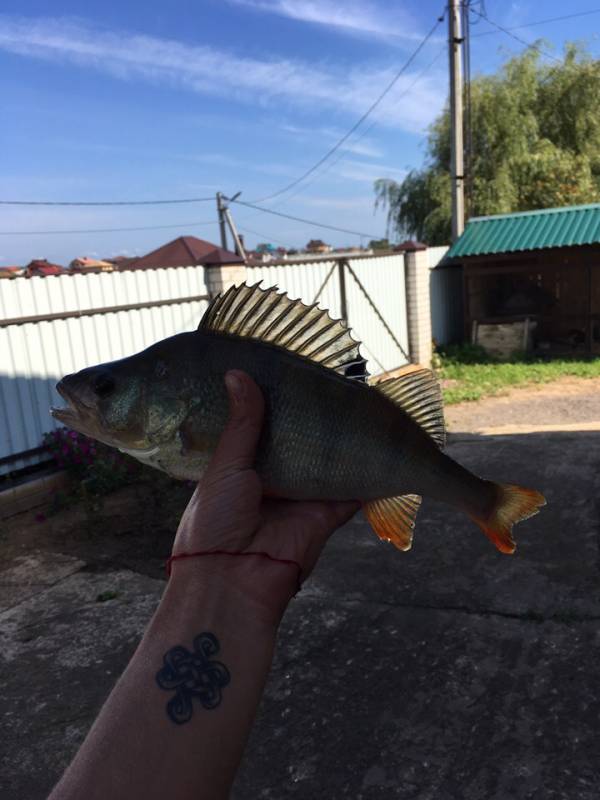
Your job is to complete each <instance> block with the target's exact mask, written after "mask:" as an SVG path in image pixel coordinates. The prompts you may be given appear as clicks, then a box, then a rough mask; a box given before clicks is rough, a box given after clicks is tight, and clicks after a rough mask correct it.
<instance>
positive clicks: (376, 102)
mask: <svg viewBox="0 0 600 800" xmlns="http://www.w3.org/2000/svg"><path fill="white" fill-rule="evenodd" d="M444 16H445V10H444V13H443V14H442V15H441V16H440V17H438V19H437V20H436V22H435V24H434V25H433V27H432V28H431V30H430V31H429V33H428V34H427V35H426V36H425V37H424V38H423V40H422V41H421V42H420V44H419V45H418V47H417V48H416V49H415V50H414V51H413V52H412V54H411V55H410V56H409V57H408V59H407V60H406V61H405V62H404V64H403V65H402V67H401V68H400V69H399V70H398V72H397V73H396V74H395V75H394V77H393V78H392V80H391V81H390V82H389V83H388V85H387V86H386V87H385V89H384V90H383V91H382V92H381V94H380V95H379V96H378V97H377V98H376V99H375V100H374V102H373V103H371V105H370V106H369V108H368V109H367V110H366V111H365V112H364V114H363V115H362V116H361V117H360V118H359V119H358V120H357V121H356V122H355V123H354V125H353V126H352V127H351V128H350V130H348V131H347V132H346V133H345V134H344V135H343V136H342V138H341V139H339V140H338V141H337V142H336V144H334V145H333V147H331V148H330V149H329V150H328V151H327V152H326V153H325V155H324V156H322V157H321V158H320V159H319V160H318V161H317V162H316V163H315V164H313V166H312V167H310V169H307V170H306V171H305V172H304V173H303V174H302V175H300V176H299V177H298V178H296V179H295V180H293V181H292V182H291V183H288V184H287V186H284V187H283V188H282V189H279V190H278V191H276V192H273V193H272V194H270V195H267V196H266V197H261V198H259V199H257V200H254V201H253V202H254V203H266V202H267V200H273V199H274V198H275V197H279V196H280V195H282V194H284V193H285V192H287V191H288V190H289V189H292V188H293V187H294V186H297V185H298V184H299V183H300V182H301V181H303V180H304V179H305V178H308V176H309V175H312V173H313V172H314V171H315V170H317V169H318V168H319V167H320V166H321V164H324V163H325V162H326V161H327V160H328V159H329V158H331V156H332V155H333V154H334V153H335V152H337V150H339V149H340V147H341V146H342V145H343V144H344V142H346V141H347V140H348V139H349V138H350V136H352V134H353V133H354V131H355V130H357V128H359V127H360V126H361V125H362V124H363V122H364V121H365V120H366V119H367V118H368V117H369V116H370V115H371V114H372V113H373V111H375V109H376V108H377V106H378V105H379V104H380V103H381V101H382V100H383V99H384V97H385V96H386V95H387V94H388V93H389V92H391V90H392V89H393V88H394V86H395V85H396V83H397V82H398V81H399V80H400V78H401V77H402V75H403V74H404V73H405V72H406V70H407V69H408V68H409V66H410V65H411V64H412V62H413V61H414V60H415V58H416V57H417V56H418V54H419V53H420V52H421V50H422V49H423V48H424V47H425V45H426V44H427V42H428V41H429V39H431V37H432V36H433V34H434V33H435V31H436V30H437V29H438V27H439V26H440V24H441V23H442V22H443V20H444Z"/></svg>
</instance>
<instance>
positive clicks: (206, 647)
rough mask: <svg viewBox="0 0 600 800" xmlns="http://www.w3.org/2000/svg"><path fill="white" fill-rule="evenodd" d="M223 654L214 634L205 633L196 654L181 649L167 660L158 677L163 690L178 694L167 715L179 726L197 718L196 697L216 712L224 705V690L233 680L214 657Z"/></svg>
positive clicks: (197, 643) (174, 650) (197, 641)
mask: <svg viewBox="0 0 600 800" xmlns="http://www.w3.org/2000/svg"><path fill="white" fill-rule="evenodd" d="M218 652H219V641H218V639H217V637H216V636H214V634H212V633H201V634H199V635H198V636H196V638H195V639H194V645H193V650H191V651H190V650H188V649H187V648H186V647H182V646H181V645H178V646H176V647H173V648H171V650H169V651H168V652H167V653H165V655H164V656H163V662H164V665H163V668H162V669H161V670H159V671H158V672H157V673H156V682H157V683H158V685H159V686H160V688H161V689H166V690H167V691H173V690H174V691H175V696H174V697H172V698H171V699H170V700H169V702H168V703H167V715H168V716H169V718H170V719H171V720H172V721H173V722H175V723H176V724H177V725H182V724H183V723H184V722H189V720H190V719H191V718H192V714H193V711H194V709H193V703H192V701H193V699H194V697H195V698H197V699H198V700H199V701H200V704H201V705H202V706H203V707H204V708H206V709H211V708H216V707H217V706H218V705H219V703H220V702H221V689H222V688H223V687H224V686H227V684H228V683H229V681H230V679H231V676H230V674H229V670H228V669H227V667H226V666H225V665H224V664H221V662H220V661H212V660H211V656H214V655H215V653H218Z"/></svg>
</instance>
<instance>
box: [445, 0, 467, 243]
mask: <svg viewBox="0 0 600 800" xmlns="http://www.w3.org/2000/svg"><path fill="white" fill-rule="evenodd" d="M461 2H462V0H448V53H449V57H450V131H451V138H450V147H451V149H450V183H451V191H452V241H455V240H456V239H458V237H459V236H460V235H461V233H462V232H463V230H464V228H465V190H464V178H465V176H464V153H463V147H464V145H463V96H462V77H461V61H462V48H463V37H462V35H461V24H460V21H461V15H460V3H461Z"/></svg>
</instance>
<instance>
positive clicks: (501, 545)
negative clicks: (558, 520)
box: [471, 483, 546, 553]
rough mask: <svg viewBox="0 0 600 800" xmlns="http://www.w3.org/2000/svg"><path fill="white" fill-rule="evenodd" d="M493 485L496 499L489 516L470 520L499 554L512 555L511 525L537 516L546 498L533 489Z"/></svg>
mask: <svg viewBox="0 0 600 800" xmlns="http://www.w3.org/2000/svg"><path fill="white" fill-rule="evenodd" d="M494 485H495V487H496V491H497V492H498V499H497V501H496V504H495V505H494V507H493V509H492V511H491V513H490V515H489V516H488V517H487V518H486V519H483V518H482V517H475V516H471V519H472V520H473V522H476V523H477V524H478V525H479V527H480V528H481V530H482V531H483V532H484V533H485V535H486V536H487V537H488V539H490V540H491V541H492V542H493V543H494V544H495V545H496V547H497V548H498V550H500V552H501V553H514V551H515V548H516V544H515V541H514V539H513V538H512V528H513V525H515V524H516V523H517V522H521V520H524V519H527V518H528V517H533V515H534V514H537V513H538V511H539V510H540V508H541V507H542V506H545V505H546V498H545V497H544V496H543V495H542V494H540V493H539V492H536V491H535V490H534V489H524V488H523V487H522V486H514V485H512V484H510V483H496V484H494Z"/></svg>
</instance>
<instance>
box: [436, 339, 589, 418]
mask: <svg viewBox="0 0 600 800" xmlns="http://www.w3.org/2000/svg"><path fill="white" fill-rule="evenodd" d="M436 358H437V363H436V371H437V373H438V376H439V378H440V379H441V380H442V382H443V383H442V386H443V393H444V403H445V404H446V405H452V404H454V403H462V402H464V401H465V400H479V399H480V398H482V397H490V396H492V395H498V394H503V393H505V392H506V391H507V390H508V389H510V388H512V387H514V386H525V385H527V384H533V383H548V382H550V381H554V380H557V379H558V378H562V377H564V376H566V375H572V376H576V377H579V378H597V377H600V358H595V359H572V358H570V359H557V360H552V361H539V360H532V359H527V358H526V357H521V356H518V355H517V356H515V357H514V358H513V359H512V360H511V361H496V360H494V359H492V358H490V356H488V355H487V354H486V353H485V351H484V350H483V349H482V348H480V347H477V346H474V345H460V346H450V347H447V348H445V349H444V350H443V351H442V352H440V353H439V354H436ZM446 381H448V383H447V385H445V386H444V382H446Z"/></svg>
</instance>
